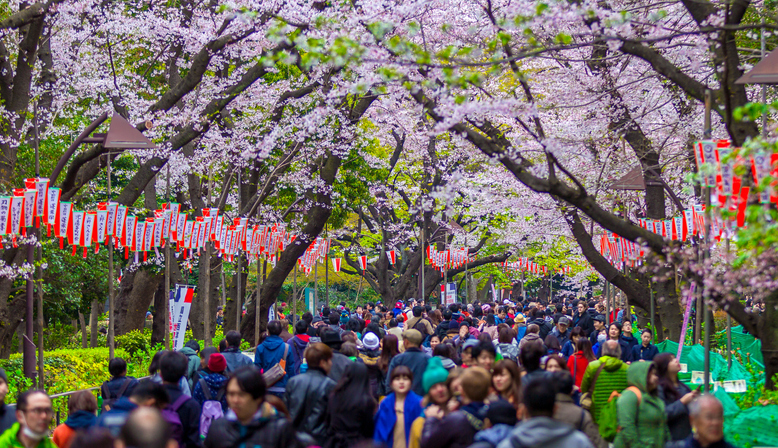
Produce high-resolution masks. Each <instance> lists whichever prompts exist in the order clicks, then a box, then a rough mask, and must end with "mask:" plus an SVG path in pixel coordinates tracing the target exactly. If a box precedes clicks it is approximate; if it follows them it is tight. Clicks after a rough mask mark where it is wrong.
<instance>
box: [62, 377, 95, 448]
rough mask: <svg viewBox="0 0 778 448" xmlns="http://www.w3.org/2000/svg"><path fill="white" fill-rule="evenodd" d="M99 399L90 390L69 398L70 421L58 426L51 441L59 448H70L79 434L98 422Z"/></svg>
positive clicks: (81, 391) (79, 392)
mask: <svg viewBox="0 0 778 448" xmlns="http://www.w3.org/2000/svg"><path fill="white" fill-rule="evenodd" d="M96 412H97V399H96V398H95V395H94V394H93V393H92V392H90V391H88V390H80V391H78V392H76V393H74V394H72V395H70V396H69V397H68V419H67V420H65V423H62V424H61V425H59V426H57V427H56V428H55V429H54V433H53V434H52V435H51V440H52V441H53V442H54V444H55V445H57V446H58V447H59V448H70V445H71V443H72V442H73V439H74V438H75V437H76V434H77V433H78V432H84V431H86V430H88V429H89V428H91V427H93V426H95V423H96V422H97V415H96Z"/></svg>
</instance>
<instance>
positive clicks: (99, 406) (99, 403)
mask: <svg viewBox="0 0 778 448" xmlns="http://www.w3.org/2000/svg"><path fill="white" fill-rule="evenodd" d="M150 378H151V376H144V377H142V378H138V381H142V380H147V379H150ZM101 387H102V384H101V385H100V386H95V387H90V388H88V389H79V390H71V391H69V392H62V393H59V394H54V395H49V398H51V401H52V402H53V401H54V399H55V398H62V397H68V396H70V395H73V394H75V393H76V392H81V391H84V390H88V391H93V390H100V388H101ZM101 398H104V397H101ZM101 403H102V399H101V400H98V402H97V413H98V415H99V414H100V408H101ZM60 419H61V415H60V411H59V410H57V415H56V422H57V426H59V425H60Z"/></svg>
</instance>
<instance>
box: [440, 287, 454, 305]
mask: <svg viewBox="0 0 778 448" xmlns="http://www.w3.org/2000/svg"><path fill="white" fill-rule="evenodd" d="M440 303H442V304H444V305H451V304H452V303H457V284H456V283H454V282H451V283H447V284H445V285H440Z"/></svg>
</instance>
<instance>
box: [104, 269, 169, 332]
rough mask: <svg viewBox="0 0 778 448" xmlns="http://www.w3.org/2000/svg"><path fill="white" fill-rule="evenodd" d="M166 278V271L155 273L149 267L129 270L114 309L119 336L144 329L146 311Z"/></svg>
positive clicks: (121, 285)
mask: <svg viewBox="0 0 778 448" xmlns="http://www.w3.org/2000/svg"><path fill="white" fill-rule="evenodd" d="M164 278H165V275H164V273H162V272H160V273H156V274H155V273H152V272H151V271H149V270H147V269H138V270H136V271H134V272H127V273H126V274H125V275H124V276H123V277H122V282H121V284H120V285H119V293H118V294H117V296H116V300H115V307H116V309H115V310H114V316H115V317H116V323H115V326H114V330H115V331H116V335H117V336H119V335H122V334H126V333H128V332H130V331H132V330H142V329H143V324H144V322H145V320H146V311H148V309H149V305H151V301H152V300H153V299H154V293H155V292H156V291H157V289H158V288H159V284H160V283H161V282H162V280H164Z"/></svg>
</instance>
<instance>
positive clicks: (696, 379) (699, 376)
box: [692, 370, 713, 384]
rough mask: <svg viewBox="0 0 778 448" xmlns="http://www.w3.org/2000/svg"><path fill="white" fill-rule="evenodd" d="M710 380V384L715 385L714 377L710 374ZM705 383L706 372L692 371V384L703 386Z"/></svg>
mask: <svg viewBox="0 0 778 448" xmlns="http://www.w3.org/2000/svg"><path fill="white" fill-rule="evenodd" d="M708 380H709V382H710V383H713V375H711V374H708ZM703 383H705V372H702V371H699V370H692V384H703Z"/></svg>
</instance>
